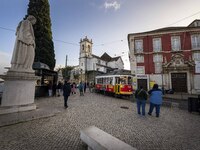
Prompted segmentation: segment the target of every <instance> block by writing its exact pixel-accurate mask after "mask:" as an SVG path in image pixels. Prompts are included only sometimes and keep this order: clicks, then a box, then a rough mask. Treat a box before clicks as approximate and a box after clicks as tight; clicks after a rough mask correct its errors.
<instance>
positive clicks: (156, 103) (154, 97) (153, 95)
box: [148, 84, 163, 117]
mask: <svg viewBox="0 0 200 150" xmlns="http://www.w3.org/2000/svg"><path fill="white" fill-rule="evenodd" d="M148 93H149V95H150V107H149V112H148V114H149V115H150V116H151V114H152V112H153V109H154V107H155V108H156V117H159V115H160V105H161V104H162V101H163V99H162V95H163V94H162V90H161V89H159V88H158V84H154V85H153V88H152V89H151V90H150V91H149V92H148Z"/></svg>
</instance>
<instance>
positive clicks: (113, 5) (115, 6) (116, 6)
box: [104, 1, 120, 10]
mask: <svg viewBox="0 0 200 150" xmlns="http://www.w3.org/2000/svg"><path fill="white" fill-rule="evenodd" d="M104 8H105V9H112V8H113V9H114V10H118V9H120V4H119V3H118V2H117V1H114V2H110V3H109V2H105V3H104Z"/></svg>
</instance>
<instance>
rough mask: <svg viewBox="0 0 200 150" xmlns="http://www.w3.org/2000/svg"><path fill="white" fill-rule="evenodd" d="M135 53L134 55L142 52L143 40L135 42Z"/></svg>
mask: <svg viewBox="0 0 200 150" xmlns="http://www.w3.org/2000/svg"><path fill="white" fill-rule="evenodd" d="M135 51H136V53H142V52H143V40H135Z"/></svg>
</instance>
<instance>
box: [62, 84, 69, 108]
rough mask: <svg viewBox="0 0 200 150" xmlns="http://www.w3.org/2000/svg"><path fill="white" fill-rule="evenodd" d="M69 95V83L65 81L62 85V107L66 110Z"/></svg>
mask: <svg viewBox="0 0 200 150" xmlns="http://www.w3.org/2000/svg"><path fill="white" fill-rule="evenodd" d="M70 93H71V85H70V83H69V81H65V84H64V85H63V96H64V107H65V108H67V107H68V106H67V100H68V97H69V96H70Z"/></svg>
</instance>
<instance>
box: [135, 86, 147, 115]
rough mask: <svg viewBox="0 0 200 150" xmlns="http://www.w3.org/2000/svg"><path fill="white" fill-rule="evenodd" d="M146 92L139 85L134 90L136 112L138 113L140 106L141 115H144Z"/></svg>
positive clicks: (139, 112)
mask: <svg viewBox="0 0 200 150" xmlns="http://www.w3.org/2000/svg"><path fill="white" fill-rule="evenodd" d="M147 96H148V95H147V92H146V91H145V90H144V89H143V87H142V86H140V87H139V88H138V89H137V90H136V92H135V98H136V101H137V113H138V114H139V115H140V114H141V111H140V108H141V107H142V115H143V116H145V106H146V100H147Z"/></svg>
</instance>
